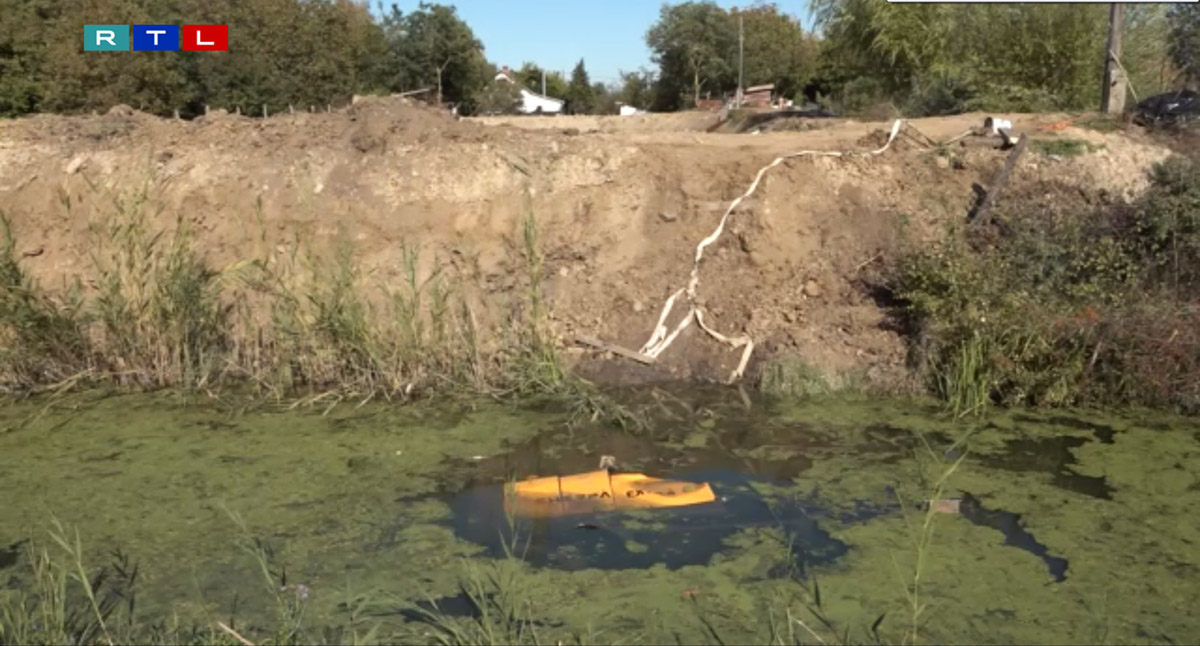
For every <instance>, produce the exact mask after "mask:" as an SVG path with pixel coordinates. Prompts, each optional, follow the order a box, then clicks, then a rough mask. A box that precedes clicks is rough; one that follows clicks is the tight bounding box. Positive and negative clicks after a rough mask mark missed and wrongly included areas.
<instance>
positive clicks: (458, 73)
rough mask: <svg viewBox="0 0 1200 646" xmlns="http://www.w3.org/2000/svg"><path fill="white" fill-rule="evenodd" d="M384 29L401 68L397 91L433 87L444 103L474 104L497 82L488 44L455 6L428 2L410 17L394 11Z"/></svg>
mask: <svg viewBox="0 0 1200 646" xmlns="http://www.w3.org/2000/svg"><path fill="white" fill-rule="evenodd" d="M384 26H385V32H386V34H387V36H388V41H389V42H390V43H391V48H392V54H393V56H394V57H395V60H396V61H397V62H398V64H399V66H400V74H399V75H398V79H397V82H396V84H395V89H398V90H400V89H417V88H421V87H432V88H435V90H436V95H435V100H436V101H437V102H438V103H441V102H442V101H449V102H451V103H456V104H461V103H468V104H472V103H473V101H472V99H473V95H474V94H475V93H476V92H477V91H478V90H480V89H481V88H483V87H484V85H485V84H486V83H489V82H490V81H491V78H490V77H488V76H487V75H486V73H485V70H486V62H485V60H484V58H483V44H482V43H481V42H480V41H479V39H478V38H476V37H475V34H474V32H472V31H471V28H470V27H469V26H468V25H467V23H466V22H464V21H463V20H462V18H460V17H459V16H458V12H457V11H456V10H455V8H454V7H453V6H451V5H442V4H433V3H428V2H422V3H421V4H420V5H419V6H418V8H417V10H416V11H414V12H412V13H409V14H407V15H404V14H402V13H401V12H400V10H399V9H398V8H396V7H395V6H393V7H392V14H391V16H390V17H389V19H388V20H387V21H385V23H384Z"/></svg>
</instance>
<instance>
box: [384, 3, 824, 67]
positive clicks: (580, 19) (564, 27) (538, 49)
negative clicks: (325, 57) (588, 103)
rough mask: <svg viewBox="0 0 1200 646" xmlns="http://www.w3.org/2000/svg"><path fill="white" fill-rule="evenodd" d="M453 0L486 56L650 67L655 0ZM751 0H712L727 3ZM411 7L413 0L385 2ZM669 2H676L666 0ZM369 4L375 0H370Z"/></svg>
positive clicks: (802, 11) (510, 61) (784, 6)
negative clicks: (649, 33) (648, 32)
mask: <svg viewBox="0 0 1200 646" xmlns="http://www.w3.org/2000/svg"><path fill="white" fill-rule="evenodd" d="M440 1H441V2H443V3H445V4H453V5H454V6H455V7H457V8H458V13H459V15H460V16H462V18H463V19H464V20H466V22H467V24H468V25H470V26H471V29H473V30H474V31H475V35H476V36H478V37H479V39H480V40H482V41H483V45H484V47H485V49H486V51H485V53H486V54H487V57H488V60H490V61H492V62H494V63H496V64H498V65H508V66H511V67H518V66H520V65H521V63H523V62H525V61H533V62H535V63H537V64H538V65H540V66H542V67H544V68H546V69H549V70H559V71H562V72H565V73H566V74H570V73H571V68H573V67H575V63H577V62H578V61H579V59H580V58H582V59H584V64H585V65H586V66H587V69H588V74H589V75H590V76H591V78H592V81H593V82H596V81H603V82H605V83H608V82H613V81H616V80H617V72H618V70H636V69H637V68H638V67H641V66H646V67H650V66H651V63H650V50H649V49H647V48H646V30H648V29H649V28H650V26H651V25H652V24H654V21H655V20H657V19H658V11H659V7H660V6H661V2H660V0H560V1H558V2H546V0H440ZM751 3H752V0H743V1H742V2H732V1H729V0H717V4H719V5H721V6H723V7H726V8H729V7H736V6H749V5H750V4H751ZM385 4H386V5H389V6H390V5H391V4H396V5H397V6H399V7H400V9H401V10H402V11H405V12H408V11H412V10H414V9H415V8H416V6H417V4H418V3H417V0H403V1H398V2H387V1H386V0H385ZM669 4H676V3H675V2H671V3H669ZM776 4H777V5H778V6H779V8H780V9H781V10H783V11H784V12H785V13H789V14H792V15H794V16H798V17H799V18H800V20H801V23H802V24H803V25H804V26H805V28H809V26H810V25H811V20H810V19H809V15H808V0H777V2H776ZM372 5H374V2H372Z"/></svg>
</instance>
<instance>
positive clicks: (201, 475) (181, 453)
mask: <svg viewBox="0 0 1200 646" xmlns="http://www.w3.org/2000/svg"><path fill="white" fill-rule="evenodd" d="M620 396H621V397H622V398H623V399H624V401H626V402H627V403H628V404H629V405H630V406H631V407H639V408H642V409H645V410H649V411H651V412H652V424H651V428H650V431H649V432H647V433H644V434H640V435H630V434H625V433H621V432H620V431H617V430H614V429H612V428H608V427H604V426H600V425H586V424H584V425H573V426H572V425H568V418H567V416H566V415H563V414H560V413H558V412H555V411H550V410H520V409H513V408H508V407H502V406H498V405H496V404H494V403H485V402H468V403H458V404H454V405H447V406H440V407H432V406H427V405H413V406H407V407H398V406H386V405H374V404H369V405H365V406H361V407H358V408H355V407H354V406H351V405H347V406H341V407H338V408H335V409H333V410H332V411H330V412H329V413H328V414H326V415H322V414H320V411H317V412H311V411H300V410H284V409H282V408H268V407H261V406H260V407H251V408H247V407H244V406H238V405H235V404H232V403H220V402H212V401H203V400H202V401H184V400H182V399H180V398H179V397H176V396H162V395H155V396H146V395H136V396H135V395H121V396H104V395H102V394H99V393H79V394H75V395H71V396H69V397H66V398H62V399H59V400H56V401H54V402H48V401H46V402H22V403H8V404H7V405H6V406H5V407H4V408H3V409H2V410H0V495H2V496H3V499H2V503H0V594H2V593H3V592H2V589H3V588H5V587H7V588H9V589H10V590H17V589H21V588H22V587H23V586H26V585H27V584H28V580H29V576H28V570H29V569H30V567H29V562H28V560H29V559H28V555H27V554H28V552H27V549H26V548H27V547H28V546H29V545H31V544H32V545H43V546H45V547H47V548H48V549H49V550H50V551H51V553H52V554H54V553H56V552H55V550H56V548H55V546H54V545H53V544H52V543H51V542H50V541H49V540H47V537H48V533H47V532H48V530H49V529H51V528H52V527H53V522H54V520H57V521H59V522H61V523H62V525H63V526H64V527H65V528H66V529H67V530H68V531H69V532H72V534H71V535H72V536H73V535H74V534H73V532H75V531H78V533H79V536H80V539H81V541H82V543H83V545H84V548H85V552H86V557H87V561H88V565H89V566H90V567H92V568H98V567H100V566H103V565H106V564H108V563H110V562H111V561H112V560H113V558H114V551H116V552H117V553H119V554H120V555H122V556H124V557H126V558H128V559H129V560H130V561H132V562H136V563H137V564H138V566H139V572H140V573H141V575H140V578H139V581H138V586H139V590H140V597H139V602H138V605H139V612H140V613H142V614H143V615H147V616H150V617H152V618H153V617H155V616H166V615H167V614H168V613H175V614H176V615H177V616H179V617H181V618H182V620H185V621H195V622H200V623H205V622H206V623H208V624H211V623H212V622H214V621H216V620H217V619H223V620H225V621H229V620H230V618H233V619H234V620H235V621H237V622H238V625H241V626H244V627H246V628H245V629H246V630H247V631H250V632H253V631H254V628H255V626H256V625H260V624H261V625H262V626H267V625H269V621H270V619H269V617H270V615H269V614H268V613H270V612H273V604H274V603H275V598H274V595H275V594H276V593H277V592H278V588H280V587H281V586H284V585H286V586H288V588H287V589H288V590H295V589H296V588H297V585H298V584H300V585H303V589H304V590H305V594H304V597H305V600H304V604H305V608H306V615H305V617H306V618H305V621H306V622H307V623H308V624H310V625H313V626H323V625H340V624H344V623H345V622H347V621H348V620H349V619H348V615H349V609H351V608H356V609H357V610H358V611H359V613H358V614H359V620H363V616H365V617H366V619H365V620H366V621H369V622H372V623H380V624H381V625H383V626H384V628H385V633H384V634H391V633H389V632H387V631H398V634H409V635H417V636H418V637H419V636H420V635H422V634H424V635H426V636H428V629H427V627H424V625H423V624H420V622H419V621H418V620H419V619H420V618H421V617H422V616H423V614H422V612H421V609H422V608H424V609H426V610H429V609H432V608H434V607H436V608H437V609H439V610H440V611H442V612H445V613H448V614H449V615H451V616H452V617H451V620H452V621H462V622H471V621H474V620H475V619H476V617H474V615H477V614H478V613H477V610H476V608H475V606H474V605H473V604H472V603H471V602H470V599H469V597H468V595H465V594H464V593H463V587H462V586H463V585H464V584H465V585H466V586H467V588H468V589H476V588H472V586H476V585H477V586H479V587H478V588H477V589H476V591H477V592H478V593H479V594H480V595H481V598H482V597H486V598H492V596H496V595H506V597H507V598H514V599H519V605H520V607H521V608H523V609H524V610H523V611H522V612H523V616H526V618H527V620H528V624H529V625H530V626H538V627H539V628H538V629H537V630H538V639H540V640H541V641H543V642H549V643H554V642H556V641H557V640H558V639H563V640H564V641H566V640H569V639H570V637H571V636H572V635H586V636H587V637H586V638H587V639H590V640H593V641H599V642H605V643H625V642H640V643H667V642H671V643H674V642H676V641H681V642H684V643H697V642H709V643H711V642H716V641H718V639H719V640H723V641H724V642H726V643H766V642H767V641H769V640H773V639H774V637H772V635H773V634H779V633H782V634H783V637H782V639H784V640H788V639H791V638H790V637H789V636H788V635H789V631H788V627H790V632H791V633H793V634H794V637H795V639H796V640H797V641H804V642H816V641H817V639H816V638H815V637H813V635H812V633H809V632H807V631H808V630H810V629H811V630H812V631H813V632H815V633H816V634H817V635H819V636H821V638H822V639H824V640H825V641H826V642H829V643H833V642H835V641H841V640H843V639H845V638H846V635H848V640H849V641H851V642H856V643H858V642H867V641H873V640H874V635H875V634H876V633H878V635H879V638H880V639H882V640H883V641H885V642H899V641H901V640H904V639H907V638H909V636H910V635H911V632H912V630H913V623H914V621H913V605H914V604H913V599H912V597H911V596H910V595H911V592H912V591H913V589H914V579H915V577H914V574H915V568H916V566H917V563H918V553H920V554H921V555H922V558H921V559H920V561H921V563H922V570H921V575H920V578H919V582H920V583H919V587H917V588H916V591H917V597H916V604H917V605H924V604H927V608H926V609H925V610H924V612H923V613H922V614H921V615H920V616H919V617H918V619H917V622H916V623H917V630H918V632H919V635H920V639H921V641H925V642H941V643H1042V644H1044V643H1109V642H1114V643H1192V642H1194V641H1195V640H1196V638H1197V637H1200V615H1197V614H1196V613H1194V612H1193V606H1194V604H1195V600H1196V599H1197V598H1200V572H1198V571H1197V565H1198V564H1200V543H1198V539H1200V537H1198V536H1197V530H1198V529H1200V522H1198V521H1197V520H1196V510H1197V509H1200V440H1198V437H1200V427H1197V425H1196V423H1195V421H1194V420H1190V419H1186V418H1176V417H1169V416H1164V415H1161V414H1155V413H1144V414H1143V413H1132V412H1130V413H1124V414H1119V415H1117V414H1112V413H1108V414H1100V413H1094V412H1088V411H1074V412H1071V413H1063V412H1061V411H1059V412H1055V413H1053V414H1049V413H1048V414H1044V415H1043V414H1034V413H1029V412H1020V411H1014V412H997V413H995V414H993V415H990V416H988V417H985V418H982V419H965V420H953V419H950V418H947V417H945V416H943V415H941V414H940V413H939V412H938V409H937V408H936V407H934V406H931V405H929V404H926V403H921V402H907V401H882V400H835V399H826V400H809V401H805V402H802V403H788V404H781V403H769V402H764V401H758V400H754V399H751V398H749V397H746V396H745V395H744V394H742V393H739V391H737V390H730V389H724V388H713V389H690V390H686V391H668V390H664V389H645V388H643V389H641V390H639V391H636V392H629V393H624V394H621V395H620ZM603 455H611V456H615V457H616V459H617V461H618V467H619V468H620V469H622V470H629V471H636V472H640V473H645V474H648V475H651V476H655V477H664V478H671V479H675V480H688V481H694V482H707V483H709V484H710V485H711V486H712V488H713V490H714V492H715V493H716V495H717V500H716V501H715V502H713V503H709V504H704V505H697V506H692V507H678V508H670V509H646V510H639V511H628V512H616V511H613V512H602V513H587V514H576V515H570V516H561V517H557V518H545V519H538V520H528V519H521V518H512V517H509V516H508V515H507V514H506V513H505V512H504V506H503V499H502V496H503V491H504V487H505V484H506V483H508V482H511V481H513V480H518V479H524V478H527V477H530V476H546V475H551V476H552V475H565V474H571V473H579V472H584V471H591V470H594V469H596V468H597V466H598V464H599V460H600V457H601V456H603ZM956 465H957V466H956ZM947 474H948V475H947ZM943 476H945V479H944V486H945V492H944V497H946V498H951V499H955V500H960V501H961V502H960V504H959V505H958V507H957V511H954V510H950V511H952V513H927V512H926V511H923V509H922V502H923V501H925V500H927V499H929V498H930V497H931V496H933V495H934V494H935V492H936V486H937V485H936V483H937V482H938V481H939V479H941V478H943ZM927 521H928V522H929V523H930V524H929V526H928V527H929V529H930V530H931V531H930V533H929V534H928V535H930V536H931V538H930V539H929V540H928V541H927V542H926V544H925V547H924V548H923V549H921V550H918V548H917V545H918V544H919V543H920V541H919V540H918V539H919V538H920V536H922V535H923V528H924V527H926V525H925V523H926V522H927ZM255 544H257V545H258V546H259V547H260V548H261V550H262V551H261V553H262V554H265V555H266V557H267V558H268V560H269V571H270V576H271V577H272V579H271V580H270V581H268V580H267V578H266V577H265V576H264V575H263V573H262V571H261V569H260V567H259V564H258V563H257V562H256V560H255V557H254V556H253V554H251V553H250V552H248V551H247V550H246V549H243V548H244V547H245V546H246V545H255ZM510 554H515V555H516V556H517V557H519V561H518V560H514V559H513V558H510V556H509V555H510ZM276 579H278V580H276ZM489 586H490V587H489ZM789 613H790V614H789ZM818 614H819V615H820V617H819V618H818V617H817V616H816V615H818ZM454 617H457V619H455V618H454ZM789 617H790V618H791V621H789ZM796 620H799V622H803V625H801V623H799V622H798V621H796ZM825 622H828V626H827V625H826V623H825ZM797 626H800V627H799V628H798V627H797ZM772 630H774V631H775V632H774V633H773V632H772ZM405 631H409V632H408V633H405ZM412 631H415V632H412ZM422 631H425V632H422ZM314 634H319V633H314ZM316 638H319V637H314V639H316Z"/></svg>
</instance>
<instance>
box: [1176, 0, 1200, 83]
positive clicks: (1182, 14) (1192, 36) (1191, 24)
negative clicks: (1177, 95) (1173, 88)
mask: <svg viewBox="0 0 1200 646" xmlns="http://www.w3.org/2000/svg"><path fill="white" fill-rule="evenodd" d="M1169 20H1170V37H1169V42H1170V45H1169V48H1170V54H1171V60H1172V61H1173V62H1174V63H1175V66H1176V67H1177V68H1178V69H1179V71H1180V73H1181V76H1182V77H1183V81H1184V83H1187V84H1190V85H1196V84H1198V83H1200V5H1196V4H1178V5H1173V6H1172V7H1171V9H1170V16H1169Z"/></svg>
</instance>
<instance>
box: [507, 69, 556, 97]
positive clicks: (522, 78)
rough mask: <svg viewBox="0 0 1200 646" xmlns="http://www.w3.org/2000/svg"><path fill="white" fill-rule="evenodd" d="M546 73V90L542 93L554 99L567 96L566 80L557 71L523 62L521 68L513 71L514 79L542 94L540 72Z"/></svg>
mask: <svg viewBox="0 0 1200 646" xmlns="http://www.w3.org/2000/svg"><path fill="white" fill-rule="evenodd" d="M543 73H544V74H545V75H546V91H545V92H544V94H545V95H546V96H549V97H553V98H555V99H564V98H566V96H567V80H566V79H564V78H563V75H562V74H560V73H558V72H551V71H547V70H545V69H543V68H541V67H538V65H537V64H535V63H528V62H527V63H524V64H523V65H521V69H519V70H517V71H516V72H514V74H515V75H516V77H517V78H516V79H515V80H516V81H517V82H518V83H521V84H522V85H524V86H525V88H527V89H529V90H530V91H532V92H535V93H537V94H543V92H542V74H543Z"/></svg>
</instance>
